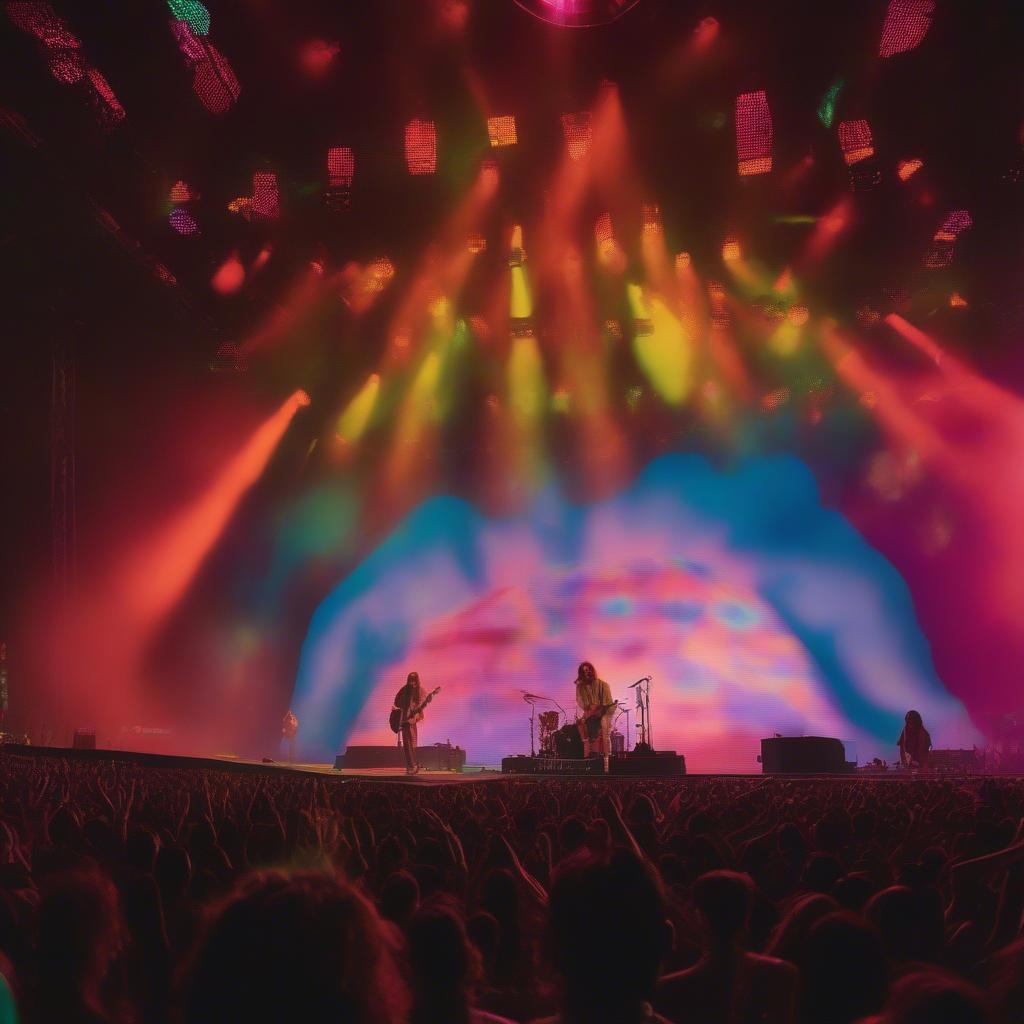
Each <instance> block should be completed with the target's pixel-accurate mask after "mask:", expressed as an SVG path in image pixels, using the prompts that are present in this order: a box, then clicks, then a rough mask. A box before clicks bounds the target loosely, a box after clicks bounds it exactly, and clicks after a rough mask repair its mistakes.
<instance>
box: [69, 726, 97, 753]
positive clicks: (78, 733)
mask: <svg viewBox="0 0 1024 1024" xmlns="http://www.w3.org/2000/svg"><path fill="white" fill-rule="evenodd" d="M71 748H72V750H95V749H96V730H95V729H76V730H75V736H74V739H73V740H72V741H71Z"/></svg>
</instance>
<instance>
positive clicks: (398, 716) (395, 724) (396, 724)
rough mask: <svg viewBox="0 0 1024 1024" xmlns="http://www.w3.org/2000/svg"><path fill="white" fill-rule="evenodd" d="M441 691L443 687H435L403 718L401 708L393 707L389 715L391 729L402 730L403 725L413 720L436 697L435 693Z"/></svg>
mask: <svg viewBox="0 0 1024 1024" xmlns="http://www.w3.org/2000/svg"><path fill="white" fill-rule="evenodd" d="M440 692H441V687H440V686H437V687H435V688H434V689H433V690H431V691H430V693H428V694H427V695H426V697H425V698H424V699H423V700H421V701H420V702H419V704H417V705H416V707H414V708H411V709H410V710H409V713H408V714H407V715H406V716H405V718H404V719H403V718H402V709H401V708H392V709H391V714H390V715H389V716H388V725H390V726H391V731H392V732H401V731H402V726H403V725H406V724H407V723H409V722H411V721H412V720H413V719H414V718H415V717H416V716H417V715H418V714H419V713H420V712H421V711H422V710H423V709H424V708H425V707H426V706H427V705H428V704H429V703H430V702H431V701H432V700H433V699H434V695H435V694H438V693H440Z"/></svg>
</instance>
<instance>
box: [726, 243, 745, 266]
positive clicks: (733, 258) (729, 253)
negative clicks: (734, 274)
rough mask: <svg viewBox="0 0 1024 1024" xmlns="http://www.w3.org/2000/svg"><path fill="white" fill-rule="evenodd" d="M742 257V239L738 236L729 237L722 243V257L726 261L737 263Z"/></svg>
mask: <svg viewBox="0 0 1024 1024" xmlns="http://www.w3.org/2000/svg"><path fill="white" fill-rule="evenodd" d="M742 257H743V253H742V252H741V251H740V241H739V239H738V238H727V239H726V240H725V241H724V242H723V243H722V259H723V260H724V261H725V262H726V263H736V262H738V261H739V260H740V259H742Z"/></svg>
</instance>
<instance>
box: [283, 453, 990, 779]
mask: <svg viewBox="0 0 1024 1024" xmlns="http://www.w3.org/2000/svg"><path fill="white" fill-rule="evenodd" d="M583 657H586V658H587V659H589V660H592V661H593V662H594V663H595V664H596V665H597V666H598V669H599V671H600V673H601V674H602V676H603V677H604V678H605V679H607V680H608V681H609V683H611V685H612V690H613V695H614V696H615V697H618V698H624V699H625V703H626V706H630V704H631V703H632V702H631V701H630V700H629V698H630V697H631V696H632V693H631V691H629V690H628V689H627V685H628V683H631V682H634V681H635V680H636V679H637V677H638V676H641V675H647V674H650V675H651V676H652V677H653V680H652V690H653V698H652V721H651V725H652V730H653V734H652V738H654V739H655V740H656V745H657V746H658V747H659V748H663V749H679V750H685V751H686V753H687V757H688V765H689V767H690V769H691V770H697V771H723V770H724V771H744V770H746V771H754V770H756V769H757V766H756V763H755V762H754V753H756V751H757V749H758V746H757V740H758V738H760V737H762V736H771V735H773V734H774V733H782V734H785V735H826V736H838V737H840V738H843V739H846V740H851V741H853V747H854V750H853V751H852V752H850V751H849V750H848V756H852V758H853V759H855V760H856V759H858V758H865V757H866V758H870V757H874V756H883V757H889V758H891V757H892V752H893V744H894V740H895V737H896V736H897V735H898V734H899V729H900V726H901V723H902V717H903V713H904V711H905V710H906V708H907V707H910V706H914V707H917V708H919V709H920V710H921V712H922V714H923V715H924V716H925V719H926V720H927V721H928V722H929V723H931V725H932V727H933V728H934V729H935V730H936V732H937V733H938V734H941V735H942V736H943V737H944V738H946V739H947V741H948V740H956V741H959V742H969V741H970V740H971V739H972V738H974V730H973V727H972V726H971V725H970V723H969V721H968V719H967V717H966V714H965V712H964V709H963V707H962V705H961V704H960V703H959V702H958V701H956V700H954V699H953V698H951V697H950V696H949V695H948V694H947V693H946V691H945V689H944V688H943V687H942V685H941V684H940V683H939V681H938V679H937V678H936V676H935V672H934V669H933V667H932V663H931V657H930V654H929V650H928V645H927V643H926V642H925V639H924V637H923V635H922V634H921V632H920V629H919V627H918V624H917V620H916V618H915V615H914V611H913V607H912V604H911V601H910V597H909V594H908V592H907V589H906V586H905V584H904V583H903V581H902V579H901V577H900V576H899V574H898V573H897V572H896V571H895V570H894V569H893V567H892V566H891V565H890V564H889V563H888V562H887V561H886V560H885V559H884V558H883V557H882V556H880V555H879V554H878V553H877V552H876V551H874V550H872V548H871V547H870V546H869V545H868V544H867V543H865V541H864V540H863V538H862V537H860V535H859V534H858V533H857V531H856V530H854V529H853V528H852V527H851V526H850V525H849V524H848V523H847V522H845V521H844V519H843V518H842V516H841V515H839V514H838V513H836V512H834V511H829V510H826V509H824V508H822V506H821V504H820V502H819V499H818V493H817V488H816V486H815V484H814V481H813V478H812V477H811V475H810V473H809V472H808V470H807V468H806V467H805V466H804V465H803V464H802V463H800V462H799V461H798V460H796V459H794V458H791V457H790V458H787V457H777V458H771V459H757V460H753V461H750V462H748V463H746V464H744V465H743V466H742V467H740V468H739V469H737V470H736V471H735V472H731V473H721V472H719V471H717V470H715V469H713V468H712V467H711V466H710V464H709V463H708V462H707V461H706V460H705V459H703V458H701V457H699V456H664V457H662V458H661V459H658V460H657V461H655V462H654V463H652V464H651V465H649V466H648V467H647V468H646V469H645V470H644V472H643V473H642V474H641V476H640V477H639V479H638V480H637V481H636V482H635V483H634V484H633V485H632V486H630V487H629V488H628V489H627V490H626V491H624V492H623V493H622V494H620V495H618V496H617V497H615V498H613V499H610V500H608V501H605V502H601V503H598V504H595V505H591V506H574V505H572V504H570V503H568V502H567V501H566V500H565V499H564V498H563V497H561V496H560V495H559V494H558V493H557V491H555V490H549V491H547V492H545V493H543V494H541V495H540V496H538V498H537V499H536V501H535V502H534V503H533V505H532V507H531V508H530V509H529V511H528V512H527V513H526V514H524V515H522V516H520V517H516V518H514V519H505V520H489V519H488V518H486V517H484V516H482V515H481V514H480V513H479V512H477V511H476V510H474V509H473V508H472V507H471V506H470V505H468V504H467V503H465V502H463V501H460V500H457V499H452V498H442V497H439V498H432V499H430V500H428V501H427V502H425V503H424V504H423V505H421V506H420V507H419V508H417V509H416V510H414V511H413V512H412V513H411V514H410V515H409V516H408V517H407V518H406V519H405V520H404V521H403V522H402V524H401V525H400V526H399V527H398V528H397V529H396V530H395V532H394V533H393V534H392V535H391V536H390V537H388V538H387V540H385V541H384V543H383V544H381V545H380V547H379V548H378V549H377V550H376V551H374V552H373V554H371V555H370V556H369V557H368V558H367V559H366V560H365V561H364V562H363V563H362V564H361V565H360V566H359V567H358V569H356V570H355V571H354V572H353V573H352V574H351V575H350V576H349V577H348V578H346V579H345V580H344V582H342V583H341V584H340V585H339V586H338V587H337V588H336V589H335V590H334V591H333V592H332V593H331V594H330V595H329V596H328V597H327V598H326V600H325V601H324V602H323V603H322V604H321V605H320V607H319V609H318V610H317V612H316V615H315V616H314V618H313V622H312V625H311V628H310V632H309V635H308V637H307V640H306V643H305V647H304V649H303V656H302V663H301V666H300V671H299V681H298V685H297V691H296V701H297V713H298V715H299V718H300V721H304V722H307V723H309V725H308V726H307V729H306V736H305V743H306V744H307V745H308V746H309V747H310V748H311V749H312V750H313V751H314V752H315V753H318V754H320V755H329V754H332V753H333V752H334V751H336V750H338V749H339V748H343V746H344V743H345V742H346V741H347V742H348V743H353V744H358V743H387V742H389V741H390V740H391V739H392V737H391V734H390V732H389V730H388V727H387V724H386V722H387V716H388V711H389V710H390V707H391V702H392V700H393V698H394V693H395V691H396V690H397V689H398V688H399V686H400V685H401V683H402V681H404V678H405V675H406V673H407V672H408V671H410V670H412V669H413V668H415V669H417V670H418V671H420V673H421V677H422V681H423V684H424V686H425V687H426V688H428V689H433V688H434V687H435V686H437V685H440V686H441V687H442V692H441V694H440V695H438V697H437V698H436V699H435V701H434V703H433V706H432V708H431V710H430V714H429V717H428V720H427V724H426V725H424V726H423V728H422V735H421V742H425V743H430V742H445V741H447V740H449V739H452V741H453V742H458V743H459V744H460V745H462V746H464V748H465V749H466V752H467V757H468V758H469V759H470V761H471V762H476V763H483V764H494V763H497V762H498V761H500V759H501V758H502V757H503V756H505V755H508V754H510V753H513V752H517V751H522V750H524V749H527V748H528V745H529V722H528V718H529V707H528V705H527V703H526V702H525V701H524V696H523V695H524V691H525V692H527V693H532V694H538V695H541V696H548V695H550V697H551V698H552V699H553V700H554V701H555V703H554V704H545V705H542V710H551V709H552V708H557V707H559V705H560V706H561V708H562V709H564V710H566V711H567V712H568V713H569V714H570V715H571V714H573V713H574V709H575V701H574V689H573V685H572V681H573V680H574V679H575V675H576V666H577V664H578V662H579V661H580V660H581V659H582V658H583ZM627 727H628V723H627V722H625V721H622V722H620V723H619V728H620V729H621V731H622V732H623V733H624V734H625V733H626V729H627Z"/></svg>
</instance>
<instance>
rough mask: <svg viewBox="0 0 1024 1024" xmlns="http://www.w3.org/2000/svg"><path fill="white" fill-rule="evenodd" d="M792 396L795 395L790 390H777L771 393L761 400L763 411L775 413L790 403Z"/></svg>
mask: <svg viewBox="0 0 1024 1024" xmlns="http://www.w3.org/2000/svg"><path fill="white" fill-rule="evenodd" d="M792 394H793V393H792V391H790V389H789V388H776V389H775V390H774V391H769V392H768V394H767V395H765V396H764V397H763V398H762V399H761V409H762V411H763V412H775V411H776V410H778V409H780V408H781V407H782V406H783V405H785V404H786V402H788V401H789V399H790V398H791V397H792Z"/></svg>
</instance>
